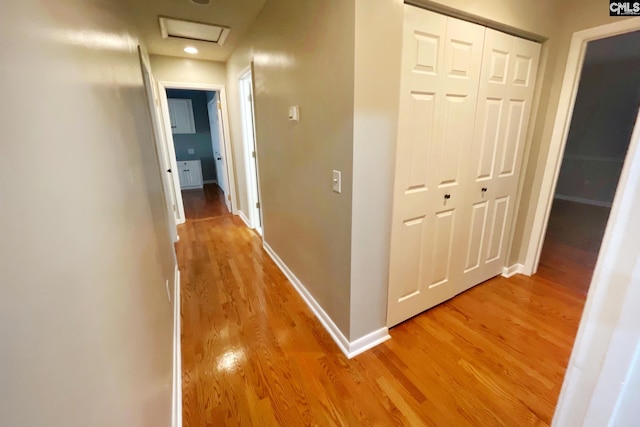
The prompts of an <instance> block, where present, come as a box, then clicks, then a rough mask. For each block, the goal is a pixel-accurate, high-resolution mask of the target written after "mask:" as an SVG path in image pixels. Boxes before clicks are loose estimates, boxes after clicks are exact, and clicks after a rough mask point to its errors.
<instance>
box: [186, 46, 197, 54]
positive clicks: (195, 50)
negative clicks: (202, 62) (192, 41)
mask: <svg viewBox="0 0 640 427" xmlns="http://www.w3.org/2000/svg"><path fill="white" fill-rule="evenodd" d="M184 51H185V52H187V53H198V49H196V48H195V47H193V46H187V47H185V48H184Z"/></svg>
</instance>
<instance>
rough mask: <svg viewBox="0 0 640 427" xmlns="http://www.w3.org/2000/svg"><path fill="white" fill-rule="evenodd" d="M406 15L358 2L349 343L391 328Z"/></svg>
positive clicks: (396, 3) (389, 1)
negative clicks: (393, 215) (391, 260)
mask: <svg viewBox="0 0 640 427" xmlns="http://www.w3.org/2000/svg"><path fill="white" fill-rule="evenodd" d="M403 17H404V8H403V3H402V0H356V16H355V70H354V85H355V86H354V87H355V92H354V106H353V115H354V125H353V126H354V129H353V206H352V227H351V327H350V335H349V336H350V338H351V340H355V339H358V338H360V337H362V336H363V335H366V334H367V333H370V332H372V331H375V330H376V329H379V328H382V327H385V326H386V318H387V290H388V278H389V242H390V238H391V236H390V233H391V211H392V207H393V180H394V174H395V154H396V135H397V123H398V103H399V99H400V98H399V95H398V94H399V91H400V56H401V53H402V22H403ZM372 23H376V25H373V24H372ZM398 29H400V31H398ZM381 57H382V58H384V60H383V61H381V60H380V58H381Z"/></svg>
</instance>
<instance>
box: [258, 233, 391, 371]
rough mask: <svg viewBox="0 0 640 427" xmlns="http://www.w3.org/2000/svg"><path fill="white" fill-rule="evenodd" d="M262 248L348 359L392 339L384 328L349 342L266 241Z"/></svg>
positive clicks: (263, 242)
mask: <svg viewBox="0 0 640 427" xmlns="http://www.w3.org/2000/svg"><path fill="white" fill-rule="evenodd" d="M262 246H263V247H264V250H265V252H266V253H267V255H269V256H270V257H271V259H272V260H273V262H274V263H275V264H276V265H277V266H278V267H279V268H280V270H281V271H282V273H283V274H284V275H285V276H286V277H287V279H289V282H290V283H291V285H292V286H293V288H294V289H295V290H296V291H297V292H298V294H300V296H301V297H302V299H303V300H304V302H305V303H306V304H307V306H308V307H309V308H310V309H311V311H312V312H313V314H315V316H316V318H317V319H318V320H319V321H320V323H321V324H322V326H324V328H325V329H326V330H327V332H328V333H329V335H330V336H331V338H333V340H334V341H335V343H336V344H337V345H338V347H339V348H340V350H341V351H342V352H343V353H344V355H345V356H347V358H348V359H351V358H352V357H354V356H357V355H358V354H360V353H362V352H364V351H366V350H369V349H370V348H372V347H374V346H376V345H378V344H380V343H382V342H384V341H386V340H388V339H389V338H391V337H390V336H389V329H388V328H386V327H383V328H380V329H378V330H375V331H373V332H371V333H369V334H367V335H365V336H364V337H361V338H358V339H357V340H354V341H349V340H348V339H347V337H345V336H344V334H343V333H342V332H341V331H340V328H338V326H337V325H336V324H335V323H334V322H333V320H332V319H331V317H330V316H329V315H328V314H327V312H326V311H324V309H323V308H322V307H321V306H320V304H318V302H317V301H316V300H315V298H313V295H311V293H310V292H309V291H308V290H307V288H306V287H305V286H304V285H303V284H302V282H300V280H299V279H298V278H297V277H296V275H295V274H293V272H292V271H291V270H290V269H289V267H287V265H286V264H285V263H284V261H282V259H280V257H279V256H278V254H276V252H275V251H274V250H273V249H272V248H271V246H269V244H268V243H267V242H265V241H264V240H263V241H262Z"/></svg>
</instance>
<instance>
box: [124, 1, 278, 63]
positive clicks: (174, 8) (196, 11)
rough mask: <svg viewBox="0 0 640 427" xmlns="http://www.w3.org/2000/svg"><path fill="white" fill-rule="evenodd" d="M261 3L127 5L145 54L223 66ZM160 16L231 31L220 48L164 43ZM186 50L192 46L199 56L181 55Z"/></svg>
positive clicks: (148, 3) (204, 43) (141, 3)
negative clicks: (145, 51)
mask: <svg viewBox="0 0 640 427" xmlns="http://www.w3.org/2000/svg"><path fill="white" fill-rule="evenodd" d="M201 1H202V0H201ZM265 2H266V0H210V2H209V4H205V5H202V4H197V3H194V2H192V1H191V0H137V1H134V2H131V4H130V5H131V8H132V12H133V14H134V19H135V21H136V25H137V27H138V30H139V31H140V36H141V38H142V40H143V41H144V43H145V46H146V47H147V50H148V51H149V53H151V54H156V55H167V56H180V57H184V58H197V59H208V60H211V61H222V62H225V61H226V60H227V59H228V57H229V55H230V54H231V52H232V51H233V49H234V48H235V47H236V45H237V44H238V42H239V41H240V39H241V38H242V36H243V35H244V33H245V32H246V31H247V29H248V28H249V27H250V26H251V24H253V22H254V21H255V19H256V17H257V16H258V14H259V13H260V11H261V10H262V7H263V6H264V4H265ZM161 15H162V16H168V17H171V18H179V19H185V20H189V21H196V22H202V23H209V24H218V25H222V26H227V27H230V28H231V32H230V33H229V37H228V38H227V40H226V41H225V43H224V45H222V46H218V45H215V44H213V43H207V42H199V41H191V40H180V39H165V38H162V35H161V34H160V25H159V23H158V16H161ZM186 46H194V47H195V48H197V49H198V51H199V52H198V53H197V54H195V55H191V54H188V53H185V52H184V48H185V47H186Z"/></svg>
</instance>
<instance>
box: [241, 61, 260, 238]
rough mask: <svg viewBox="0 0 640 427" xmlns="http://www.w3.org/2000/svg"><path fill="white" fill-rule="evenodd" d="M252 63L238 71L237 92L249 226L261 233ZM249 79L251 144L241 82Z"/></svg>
mask: <svg viewBox="0 0 640 427" xmlns="http://www.w3.org/2000/svg"><path fill="white" fill-rule="evenodd" d="M252 65H253V64H251V65H249V66H248V67H246V68H245V69H244V70H242V71H241V72H240V75H239V76H238V89H239V90H238V93H239V96H240V115H241V117H240V119H241V121H242V152H243V154H244V161H245V165H246V168H245V175H246V182H247V202H248V204H249V206H248V211H249V212H247V213H248V214H249V221H248V222H249V227H250V228H253V229H254V230H256V231H257V232H258V233H259V234H260V235H262V233H263V227H264V222H263V218H262V206H260V208H258V207H257V206H256V203H258V202H260V201H261V200H262V197H261V194H260V174H259V169H258V142H257V140H256V117H255V104H254V96H253V69H252V68H253V67H252ZM247 79H248V80H249V83H250V86H251V92H250V93H249V95H250V97H251V98H250V101H249V102H250V104H251V123H252V126H251V132H252V137H253V141H252V142H253V146H250V145H251V141H249V139H248V138H247V133H246V129H245V119H246V117H245V115H246V114H247V112H246V111H245V105H246V104H245V100H244V99H243V97H245V96H246V95H247V94H246V93H245V90H244V85H243V82H244V81H245V80H247ZM252 151H253V152H255V153H256V154H255V161H254V159H252V156H251V152H252Z"/></svg>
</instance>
